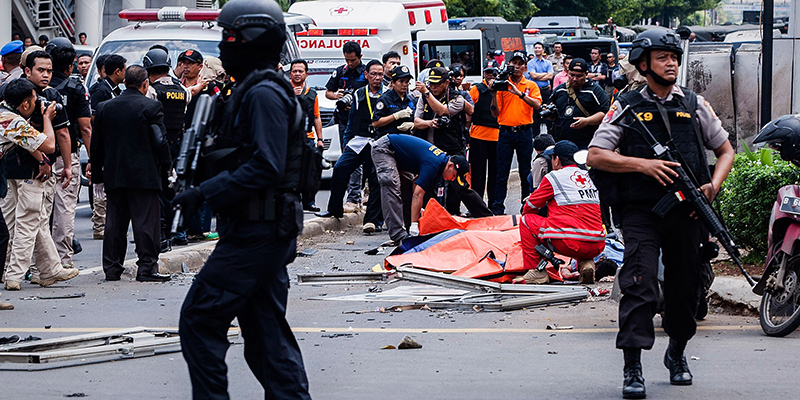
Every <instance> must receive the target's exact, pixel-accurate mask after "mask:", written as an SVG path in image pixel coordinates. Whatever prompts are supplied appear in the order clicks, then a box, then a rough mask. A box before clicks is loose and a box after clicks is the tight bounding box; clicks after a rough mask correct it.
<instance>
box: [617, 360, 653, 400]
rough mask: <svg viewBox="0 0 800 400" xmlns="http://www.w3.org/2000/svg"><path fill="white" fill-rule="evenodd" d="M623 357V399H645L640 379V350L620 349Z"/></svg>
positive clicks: (645, 392) (645, 395)
mask: <svg viewBox="0 0 800 400" xmlns="http://www.w3.org/2000/svg"><path fill="white" fill-rule="evenodd" d="M622 354H623V355H624V357H625V367H624V368H623V370H622V371H623V373H624V374H625V380H624V381H623V383H622V398H623V399H643V398H645V397H647V391H645V388H644V378H643V377H642V349H622Z"/></svg>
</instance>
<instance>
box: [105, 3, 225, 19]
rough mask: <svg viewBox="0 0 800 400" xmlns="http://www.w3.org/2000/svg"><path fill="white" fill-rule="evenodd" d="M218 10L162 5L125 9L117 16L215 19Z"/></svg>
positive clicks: (125, 17) (126, 17) (127, 17)
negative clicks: (158, 6) (160, 6)
mask: <svg viewBox="0 0 800 400" xmlns="http://www.w3.org/2000/svg"><path fill="white" fill-rule="evenodd" d="M218 16H219V10H209V9H189V8H186V7H174V6H170V7H162V8H160V9H158V10H154V9H126V10H122V11H120V12H119V17H120V18H122V19H127V20H128V21H216V20H217V17H218Z"/></svg>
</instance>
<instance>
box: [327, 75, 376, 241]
mask: <svg viewBox="0 0 800 400" xmlns="http://www.w3.org/2000/svg"><path fill="white" fill-rule="evenodd" d="M366 71H367V72H366V74H367V81H368V82H369V83H368V84H367V86H366V87H364V88H360V89H358V90H356V92H355V100H354V101H353V106H352V107H351V108H350V118H349V121H348V124H347V135H348V136H353V139H352V140H351V141H350V142H349V143H348V144H347V146H345V149H344V152H342V156H341V157H339V160H338V161H337V162H336V165H335V166H334V167H333V177H332V178H331V195H330V198H329V200H328V211H327V212H326V213H324V214H318V216H320V217H339V218H340V217H342V214H343V212H344V209H343V207H342V198H343V197H344V192H345V186H346V184H347V178H348V177H349V176H350V175H351V174H352V173H353V171H355V170H356V168H358V167H360V166H363V171H364V173H365V174H367V179H368V183H369V190H370V196H369V201H368V202H367V213H366V214H365V216H364V226H363V227H362V230H363V232H364V233H367V234H369V233H373V232H379V231H380V230H381V227H382V226H383V212H382V211H381V197H380V195H379V193H380V189H379V188H380V186H378V175H376V173H375V167H374V166H373V165H372V156H371V155H370V145H369V141H370V139H376V138H377V135H376V133H375V129H374V128H373V127H372V116H373V115H374V113H375V110H376V109H377V105H378V98H379V97H380V96H381V94H382V93H383V91H384V90H385V88H384V87H383V84H382V82H383V65H381V63H380V61H378V60H372V61H370V62H369V63H368V64H367V69H366Z"/></svg>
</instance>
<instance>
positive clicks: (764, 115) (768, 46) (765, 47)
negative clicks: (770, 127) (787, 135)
mask: <svg viewBox="0 0 800 400" xmlns="http://www.w3.org/2000/svg"><path fill="white" fill-rule="evenodd" d="M774 12H775V1H774V0H764V15H762V16H761V29H762V35H761V37H762V41H761V54H762V57H761V126H764V125H766V124H767V123H768V122H769V121H771V120H772V26H773V25H774V23H773V18H772V16H773V14H774Z"/></svg>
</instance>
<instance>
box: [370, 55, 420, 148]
mask: <svg viewBox="0 0 800 400" xmlns="http://www.w3.org/2000/svg"><path fill="white" fill-rule="evenodd" d="M410 81H411V70H409V69H408V67H406V66H405V65H398V66H396V67H394V69H393V70H392V90H388V91H386V92H385V93H384V94H383V96H381V98H380V99H379V100H378V103H377V104H376V105H375V113H374V114H373V116H372V126H374V127H375V129H376V130H377V131H378V136H383V135H387V134H390V133H410V132H411V129H413V128H414V110H415V109H416V107H417V99H415V98H414V97H413V96H411V95H410V94H409V93H408V84H409V82H410Z"/></svg>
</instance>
